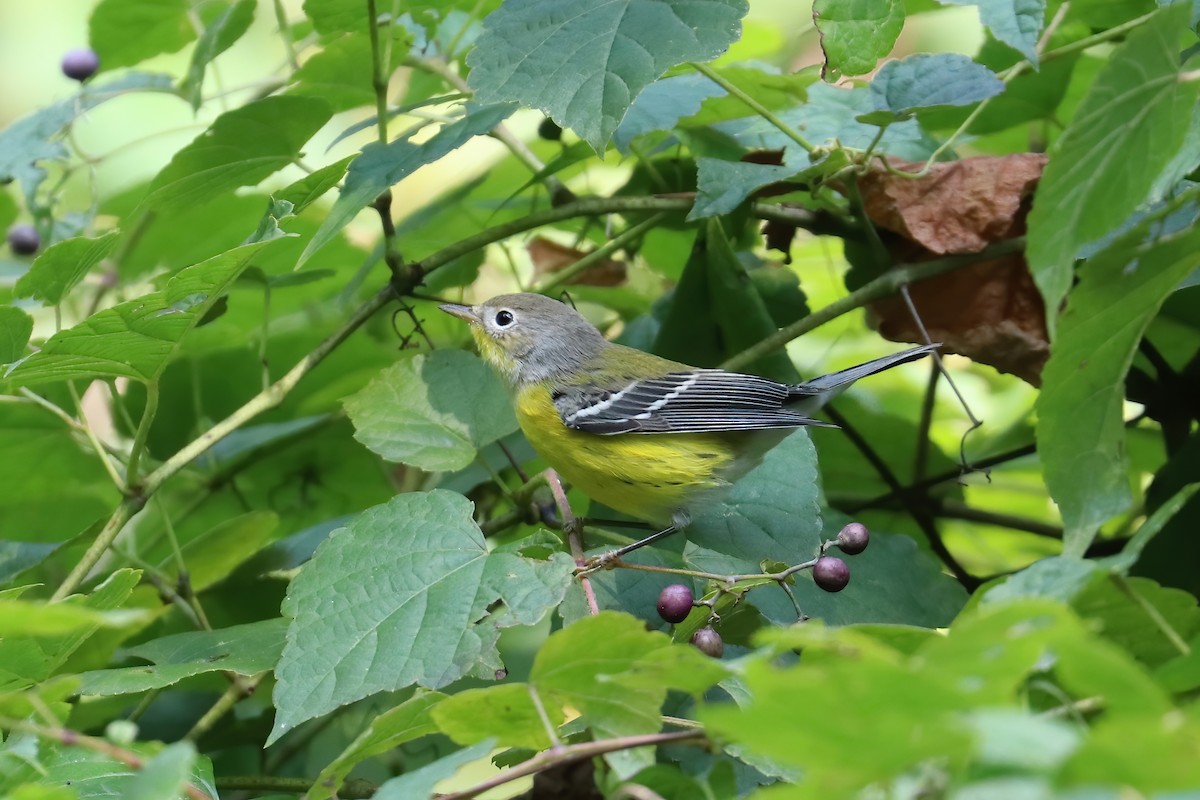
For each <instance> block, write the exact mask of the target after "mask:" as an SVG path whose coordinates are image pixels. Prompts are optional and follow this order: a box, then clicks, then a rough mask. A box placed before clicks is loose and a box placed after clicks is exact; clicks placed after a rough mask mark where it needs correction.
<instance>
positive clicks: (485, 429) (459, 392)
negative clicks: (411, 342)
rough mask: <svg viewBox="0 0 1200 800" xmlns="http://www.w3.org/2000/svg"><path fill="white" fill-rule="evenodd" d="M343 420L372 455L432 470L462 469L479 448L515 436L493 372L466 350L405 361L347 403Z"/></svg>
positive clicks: (514, 423)
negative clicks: (346, 420)
mask: <svg viewBox="0 0 1200 800" xmlns="http://www.w3.org/2000/svg"><path fill="white" fill-rule="evenodd" d="M464 386H470V387H471V391H469V392H464V391H463V387H464ZM346 413H348V414H349V415H350V420H351V422H353V423H354V438H355V439H358V441H360V442H362V443H363V444H364V445H366V446H367V447H368V448H370V449H371V451H372V452H374V453H377V454H378V455H380V456H382V457H383V458H385V459H387V460H388V461H394V462H400V463H404V464H412V465H413V466H415V467H420V468H421V469H425V470H431V471H434V470H447V471H454V470H460V469H463V468H464V467H466V466H468V465H469V464H470V463H471V462H472V461H474V460H475V454H476V453H477V452H478V451H479V448H481V447H483V446H484V445H486V444H491V443H492V442H494V441H496V440H497V439H499V438H501V437H502V436H506V435H508V434H510V433H512V432H513V431H515V430H516V429H517V420H516V418H515V417H514V416H513V412H512V406H511V405H510V403H509V401H508V397H507V392H506V391H505V388H504V385H503V384H502V383H501V382H500V379H499V378H498V377H497V376H496V373H495V372H494V371H493V370H492V369H491V368H490V367H488V365H487V364H484V363H483V361H481V360H480V359H479V358H478V357H477V356H475V355H472V354H471V353H467V352H464V351H462V350H434V351H433V352H432V353H415V352H407V353H404V354H402V355H401V357H400V359H399V360H398V361H397V362H396V363H395V364H393V365H392V366H391V367H389V368H388V369H386V370H384V371H383V372H382V373H380V374H379V377H377V378H375V380H373V381H371V382H370V383H369V384H367V385H366V386H365V387H363V389H362V391H360V392H358V393H357V394H355V395H353V396H352V397H349V398H347V399H346Z"/></svg>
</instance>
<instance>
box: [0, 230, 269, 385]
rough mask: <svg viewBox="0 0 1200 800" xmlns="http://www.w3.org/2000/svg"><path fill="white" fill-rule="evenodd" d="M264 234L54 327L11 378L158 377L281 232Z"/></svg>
mask: <svg viewBox="0 0 1200 800" xmlns="http://www.w3.org/2000/svg"><path fill="white" fill-rule="evenodd" d="M265 235H266V238H265V239H263V240H262V241H258V242H253V243H251V244H247V245H243V246H241V247H236V248H234V249H233V250H229V251H227V252H225V253H222V254H221V255H219V256H216V257H214V258H210V259H209V260H208V261H204V262H202V263H200V264H196V265H194V266H191V267H188V268H187V269H184V270H181V271H180V272H179V273H177V274H176V275H175V276H174V277H173V278H171V280H169V281H168V282H167V285H166V288H165V289H164V290H163V291H161V292H154V293H153V294H148V295H145V296H144V297H140V298H138V299H136V300H128V301H126V302H124V303H120V304H119V305H116V306H113V307H112V308H108V309H105V310H104V311H101V312H99V313H97V314H93V315H92V316H90V317H88V318H87V319H85V320H84V321H83V322H81V323H79V324H78V325H76V326H75V327H73V328H68V329H66V330H64V331H60V332H59V333H56V334H55V335H53V336H51V337H50V338H49V339H48V340H46V342H45V344H43V345H42V349H41V350H39V351H38V352H36V353H34V354H33V355H31V356H29V357H28V358H26V359H25V360H23V361H20V362H18V363H17V364H16V365H15V366H13V367H12V368H11V369H10V370H9V373H8V378H9V379H10V380H12V381H14V382H15V383H17V384H23V385H29V384H35V383H45V382H48V381H60V380H69V379H73V378H88V377H98V376H108V377H125V378H133V379H135V380H139V381H146V382H150V381H154V380H157V378H158V376H159V375H161V374H162V371H163V370H164V369H165V368H166V366H167V364H168V362H169V361H170V359H171V356H172V355H173V354H174V352H175V349H176V348H177V347H178V346H179V343H180V341H182V339H183V337H184V336H185V335H186V334H187V332H188V331H190V330H191V329H192V328H193V327H194V326H195V325H196V323H197V322H199V321H200V320H201V319H202V318H203V317H204V315H205V314H206V313H208V310H209V309H210V308H212V306H213V304H214V303H216V302H217V300H218V299H219V298H220V297H221V296H222V295H223V294H224V293H225V292H226V291H227V290H228V288H229V287H230V286H231V285H232V284H233V282H234V281H235V280H236V279H237V277H238V275H240V274H241V273H242V271H243V270H244V269H245V268H246V267H247V266H248V265H249V263H250V260H251V259H252V258H254V256H255V255H257V254H258V253H259V252H260V251H261V250H262V249H263V247H264V246H266V245H268V244H269V243H270V242H272V241H275V240H276V239H278V238H280V237H281V236H282V234H281V233H280V232H279V231H278V229H276V230H274V231H273V232H267V233H266V234H265Z"/></svg>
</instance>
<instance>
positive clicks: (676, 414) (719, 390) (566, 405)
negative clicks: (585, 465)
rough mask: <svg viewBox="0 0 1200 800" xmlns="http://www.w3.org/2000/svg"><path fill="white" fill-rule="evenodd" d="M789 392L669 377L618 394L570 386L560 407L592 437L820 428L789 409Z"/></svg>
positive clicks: (751, 379) (716, 373)
mask: <svg viewBox="0 0 1200 800" xmlns="http://www.w3.org/2000/svg"><path fill="white" fill-rule="evenodd" d="M787 400H788V386H787V385H786V384H782V383H776V382H775V381H772V380H768V379H766V378H759V377H756V376H754V375H742V374H740V373H736V372H725V371H724V370H715V369H699V370H685V371H678V372H669V373H666V374H664V375H660V376H657V377H654V378H641V379H636V380H630V381H629V382H628V383H627V384H625V385H623V386H616V387H615V388H599V387H590V386H588V387H580V386H564V387H559V388H558V389H556V390H555V391H554V405H555V407H556V408H557V409H558V413H559V415H560V416H561V417H562V421H563V424H565V425H566V426H567V427H568V428H573V429H575V430H578V431H586V432H587V433H596V434H604V435H612V434H618V433H702V432H712V431H751V430H765V429H768V428H798V427H800V426H802V425H820V424H822V423H820V422H817V421H816V420H813V419H810V418H809V417H806V416H804V415H803V414H801V413H799V412H797V411H793V410H791V409H788V408H784V407H783V404H784V403H785V402H786V401H787Z"/></svg>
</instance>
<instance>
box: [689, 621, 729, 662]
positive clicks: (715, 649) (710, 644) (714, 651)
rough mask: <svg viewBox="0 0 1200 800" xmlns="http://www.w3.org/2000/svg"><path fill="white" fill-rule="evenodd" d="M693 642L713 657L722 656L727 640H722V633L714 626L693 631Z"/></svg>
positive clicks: (701, 650)
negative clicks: (713, 627) (715, 629)
mask: <svg viewBox="0 0 1200 800" xmlns="http://www.w3.org/2000/svg"><path fill="white" fill-rule="evenodd" d="M692 644H694V645H695V646H696V649H698V650H699V651H700V652H701V653H704V655H706V656H712V657H713V658H720V657H721V654H722V653H724V652H725V642H723V641H721V634H719V633H717V632H716V631H714V630H713V629H712V628H701V629H700V630H698V631H696V632H695V633H693V634H692Z"/></svg>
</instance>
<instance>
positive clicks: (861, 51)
mask: <svg viewBox="0 0 1200 800" xmlns="http://www.w3.org/2000/svg"><path fill="white" fill-rule="evenodd" d="M813 20H814V21H815V22H816V25H817V30H818V31H819V32H820V34H821V49H822V50H824V51H825V70H824V72H825V77H826V79H827V80H830V81H832V80H836V79H837V78H840V77H841V76H842V75H862V74H864V73H867V72H870V71H871V70H873V69H875V64H876V62H877V61H879V59H881V58H883V57H884V56H886V55H887V54H888V53H890V52H892V47H893V45H895V44H896V38H897V37H898V36H900V30H901V28H903V27H904V2H903V0H816V2H815V3H813Z"/></svg>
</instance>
